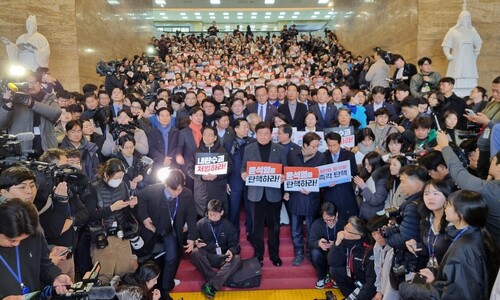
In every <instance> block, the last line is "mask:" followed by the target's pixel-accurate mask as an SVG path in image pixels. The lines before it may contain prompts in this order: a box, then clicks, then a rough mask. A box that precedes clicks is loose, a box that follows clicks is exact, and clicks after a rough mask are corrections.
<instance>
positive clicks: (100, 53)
mask: <svg viewBox="0 0 500 300" xmlns="http://www.w3.org/2000/svg"><path fill="white" fill-rule="evenodd" d="M151 6H152V1H150V0H121V1H120V5H109V4H108V3H107V1H104V0H101V1H88V0H50V1H49V0H41V1H19V0H3V1H2V9H1V10H0V36H5V37H7V38H9V39H10V40H11V41H13V42H15V40H16V39H17V37H18V36H20V35H21V34H23V33H25V32H26V26H25V21H26V18H27V17H28V15H29V14H34V15H36V16H37V20H38V32H40V33H41V34H43V35H44V36H45V37H46V38H47V40H48V41H49V44H50V48H51V56H50V62H49V68H50V70H51V73H52V75H53V76H55V77H56V78H58V79H59V80H60V81H61V82H62V84H63V85H64V87H65V88H66V89H67V90H70V91H73V90H78V91H81V87H82V86H83V85H84V84H85V83H94V84H97V85H99V84H100V83H102V82H103V80H104V78H101V77H99V76H98V75H97V74H96V72H95V65H96V62H97V61H99V60H100V59H102V60H106V61H108V60H112V59H122V58H124V57H132V56H133V55H134V54H141V53H142V52H143V51H144V50H145V48H146V46H147V43H148V42H149V40H150V38H151V36H152V35H153V33H152V32H153V25H152V20H147V19H145V17H146V16H144V15H143V13H146V12H151ZM132 12H133V13H134V15H132V14H131V13H132ZM132 18H137V19H132ZM0 46H1V45H0ZM6 61H7V53H6V51H5V47H0V63H1V64H2V65H5V62H6Z"/></svg>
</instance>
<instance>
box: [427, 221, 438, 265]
mask: <svg viewBox="0 0 500 300" xmlns="http://www.w3.org/2000/svg"><path fill="white" fill-rule="evenodd" d="M431 233H432V223H431V228H429V233H428V234H427V251H428V253H429V256H431V257H432V256H434V253H436V250H435V249H436V241H437V239H438V237H439V232H438V233H437V234H436V235H435V236H434V241H433V242H432V249H431Z"/></svg>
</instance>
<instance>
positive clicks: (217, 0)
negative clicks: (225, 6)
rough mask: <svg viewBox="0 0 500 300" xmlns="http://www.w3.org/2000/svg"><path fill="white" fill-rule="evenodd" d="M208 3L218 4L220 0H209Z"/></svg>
mask: <svg viewBox="0 0 500 300" xmlns="http://www.w3.org/2000/svg"><path fill="white" fill-rule="evenodd" d="M210 4H212V5H218V4H220V0H210Z"/></svg>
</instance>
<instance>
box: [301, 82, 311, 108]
mask: <svg viewBox="0 0 500 300" xmlns="http://www.w3.org/2000/svg"><path fill="white" fill-rule="evenodd" d="M298 102H299V103H303V104H305V105H306V108H307V110H309V109H310V108H311V105H313V104H314V101H312V100H311V94H310V93H309V87H308V86H307V85H299V98H298Z"/></svg>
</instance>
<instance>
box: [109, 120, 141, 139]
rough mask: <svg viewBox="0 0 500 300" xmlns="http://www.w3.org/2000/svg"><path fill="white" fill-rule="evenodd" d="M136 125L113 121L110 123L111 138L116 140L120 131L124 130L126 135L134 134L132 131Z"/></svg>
mask: <svg viewBox="0 0 500 300" xmlns="http://www.w3.org/2000/svg"><path fill="white" fill-rule="evenodd" d="M135 128H136V126H135V125H133V124H118V123H113V124H111V136H112V137H113V140H115V141H116V140H117V139H118V138H119V137H120V133H122V132H126V133H127V135H130V136H132V137H133V136H134V131H135Z"/></svg>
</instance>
